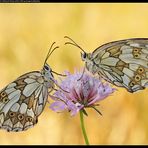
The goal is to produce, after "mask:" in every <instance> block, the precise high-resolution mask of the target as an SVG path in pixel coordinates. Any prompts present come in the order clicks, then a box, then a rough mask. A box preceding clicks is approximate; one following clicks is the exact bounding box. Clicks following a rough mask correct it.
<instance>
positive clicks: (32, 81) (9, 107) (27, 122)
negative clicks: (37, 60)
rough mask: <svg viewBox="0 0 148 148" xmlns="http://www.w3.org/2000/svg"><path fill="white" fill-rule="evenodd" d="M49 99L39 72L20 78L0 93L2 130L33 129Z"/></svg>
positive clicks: (0, 122) (0, 123)
mask: <svg viewBox="0 0 148 148" xmlns="http://www.w3.org/2000/svg"><path fill="white" fill-rule="evenodd" d="M47 98H48V88H47V87H46V85H45V80H44V78H43V77H42V75H41V73H40V72H39V71H33V72H30V73H27V74H24V75H22V76H20V77H19V78H18V79H16V80H15V81H13V82H12V83H10V84H8V85H7V86H6V87H5V88H4V89H3V90H1V91H0V128H2V129H6V130H7V131H16V132H17V131H24V130H27V129H28V128H31V127H33V126H34V125H35V124H36V123H37V120H38V116H39V115H40V114H41V113H42V111H43V109H44V107H45V104H46V101H47Z"/></svg>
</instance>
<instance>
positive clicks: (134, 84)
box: [92, 38, 148, 92]
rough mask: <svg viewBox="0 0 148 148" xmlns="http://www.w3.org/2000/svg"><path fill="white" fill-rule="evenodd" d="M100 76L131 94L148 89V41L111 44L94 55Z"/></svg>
mask: <svg viewBox="0 0 148 148" xmlns="http://www.w3.org/2000/svg"><path fill="white" fill-rule="evenodd" d="M92 57H93V58H92V59H93V61H94V63H95V65H97V66H98V74H99V75H101V76H102V77H103V78H104V79H105V80H107V81H109V82H110V83H112V84H115V85H116V86H120V87H125V88H126V89H127V90H128V91H129V92H135V91H137V90H141V89H144V88H145V87H148V39H142V38H135V39H127V40H120V41H115V42H110V43H107V44H104V45H102V46H100V47H98V48H97V49H96V50H94V52H93V53H92Z"/></svg>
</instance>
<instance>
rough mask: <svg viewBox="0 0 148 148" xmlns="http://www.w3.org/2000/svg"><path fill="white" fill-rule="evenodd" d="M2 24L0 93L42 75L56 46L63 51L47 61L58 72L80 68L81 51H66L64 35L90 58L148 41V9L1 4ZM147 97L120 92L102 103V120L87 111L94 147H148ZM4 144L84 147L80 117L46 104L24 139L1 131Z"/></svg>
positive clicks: (144, 6)
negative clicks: (107, 47)
mask: <svg viewBox="0 0 148 148" xmlns="http://www.w3.org/2000/svg"><path fill="white" fill-rule="evenodd" d="M0 20H1V23H0V67H1V68H0V75H1V78H0V88H1V89H2V88H3V87H4V86H6V85H7V84H8V83H10V82H11V81H13V80H15V79H16V78H17V77H18V76H20V75H22V74H24V73H26V72H29V71H33V70H40V69H41V68H42V65H43V62H44V59H45V57H46V54H47V52H48V49H49V47H50V45H51V43H52V42H53V41H56V42H57V45H59V46H60V48H59V49H57V51H55V52H54V53H53V55H52V56H51V57H50V59H49V60H48V63H49V64H50V65H51V67H52V69H54V71H56V72H59V73H62V72H63V71H64V70H70V71H71V72H73V70H74V69H75V68H81V67H82V66H83V65H84V63H83V62H82V61H81V58H80V50H79V49H78V48H75V47H73V46H68V45H67V46H65V45H64V43H65V42H66V41H67V40H66V39H64V36H65V35H67V36H70V37H71V38H73V39H74V40H75V41H76V42H77V43H78V44H79V45H80V46H81V47H82V48H83V49H85V50H86V51H87V52H92V51H93V50H94V49H95V48H96V47H98V46H100V45H102V44H104V43H107V42H110V41H114V40H120V39H126V38H135V37H148V4H146V3H143V4H142V3H141V4H140V3H137V4H136V3H135V4H131V3H129V4H128V3H124V4H123V3H118V4H117V3H106V4H105V3H88V4H87V3H78V4H77V3H46V4H43V3H42V4H39V3H36V4H29V3H28V4H19V3H17V4H2V3H1V4H0ZM56 78H57V77H56ZM147 93H148V89H145V90H144V91H139V92H137V93H134V94H130V93H128V92H127V91H126V90H125V89H122V88H119V89H118V91H117V92H115V93H114V94H113V95H112V96H110V97H108V98H107V99H106V100H104V101H102V102H100V104H101V105H100V107H99V108H100V111H101V112H102V114H103V116H102V117H101V116H99V114H98V113H96V112H95V111H94V110H92V109H88V110H87V112H88V114H89V116H88V117H86V118H85V126H86V131H87V134H88V138H89V140H90V144H93V145H94V144H148V96H147ZM49 99H50V98H49ZM0 144H15V145H17V144H23V145H26V144H53V145H55V144H56V145H59V144H62V145H63V144H65V145H67V144H69V145H72V144H74V145H76V144H81V145H83V144H85V142H84V139H83V135H82V132H81V128H80V120H79V114H78V115H77V116H75V117H70V114H69V113H67V112H65V113H61V114H57V113H55V112H53V111H51V110H49V104H48V103H47V105H46V108H45V110H44V111H43V113H42V114H41V116H40V117H39V122H38V124H37V125H36V126H34V127H33V128H31V129H29V130H27V131H25V132H21V133H8V132H6V131H4V130H0Z"/></svg>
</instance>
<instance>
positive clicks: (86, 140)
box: [80, 110, 89, 145]
mask: <svg viewBox="0 0 148 148" xmlns="http://www.w3.org/2000/svg"><path fill="white" fill-rule="evenodd" d="M80 121H81V128H82V132H83V136H84V139H85V143H86V145H89V141H88V138H87V134H86V130H85V127H84V119H83V111H82V110H80Z"/></svg>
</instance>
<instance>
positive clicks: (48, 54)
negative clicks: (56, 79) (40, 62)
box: [44, 42, 59, 65]
mask: <svg viewBox="0 0 148 148" xmlns="http://www.w3.org/2000/svg"><path fill="white" fill-rule="evenodd" d="M55 43H56V42H53V43H52V45H51V46H50V49H49V51H48V53H47V56H46V59H45V61H44V65H45V64H46V62H47V60H48V58H49V57H50V56H51V54H52V53H53V52H54V51H55V50H56V49H57V48H59V46H56V47H54V48H53V50H52V47H53V45H54V44H55Z"/></svg>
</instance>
